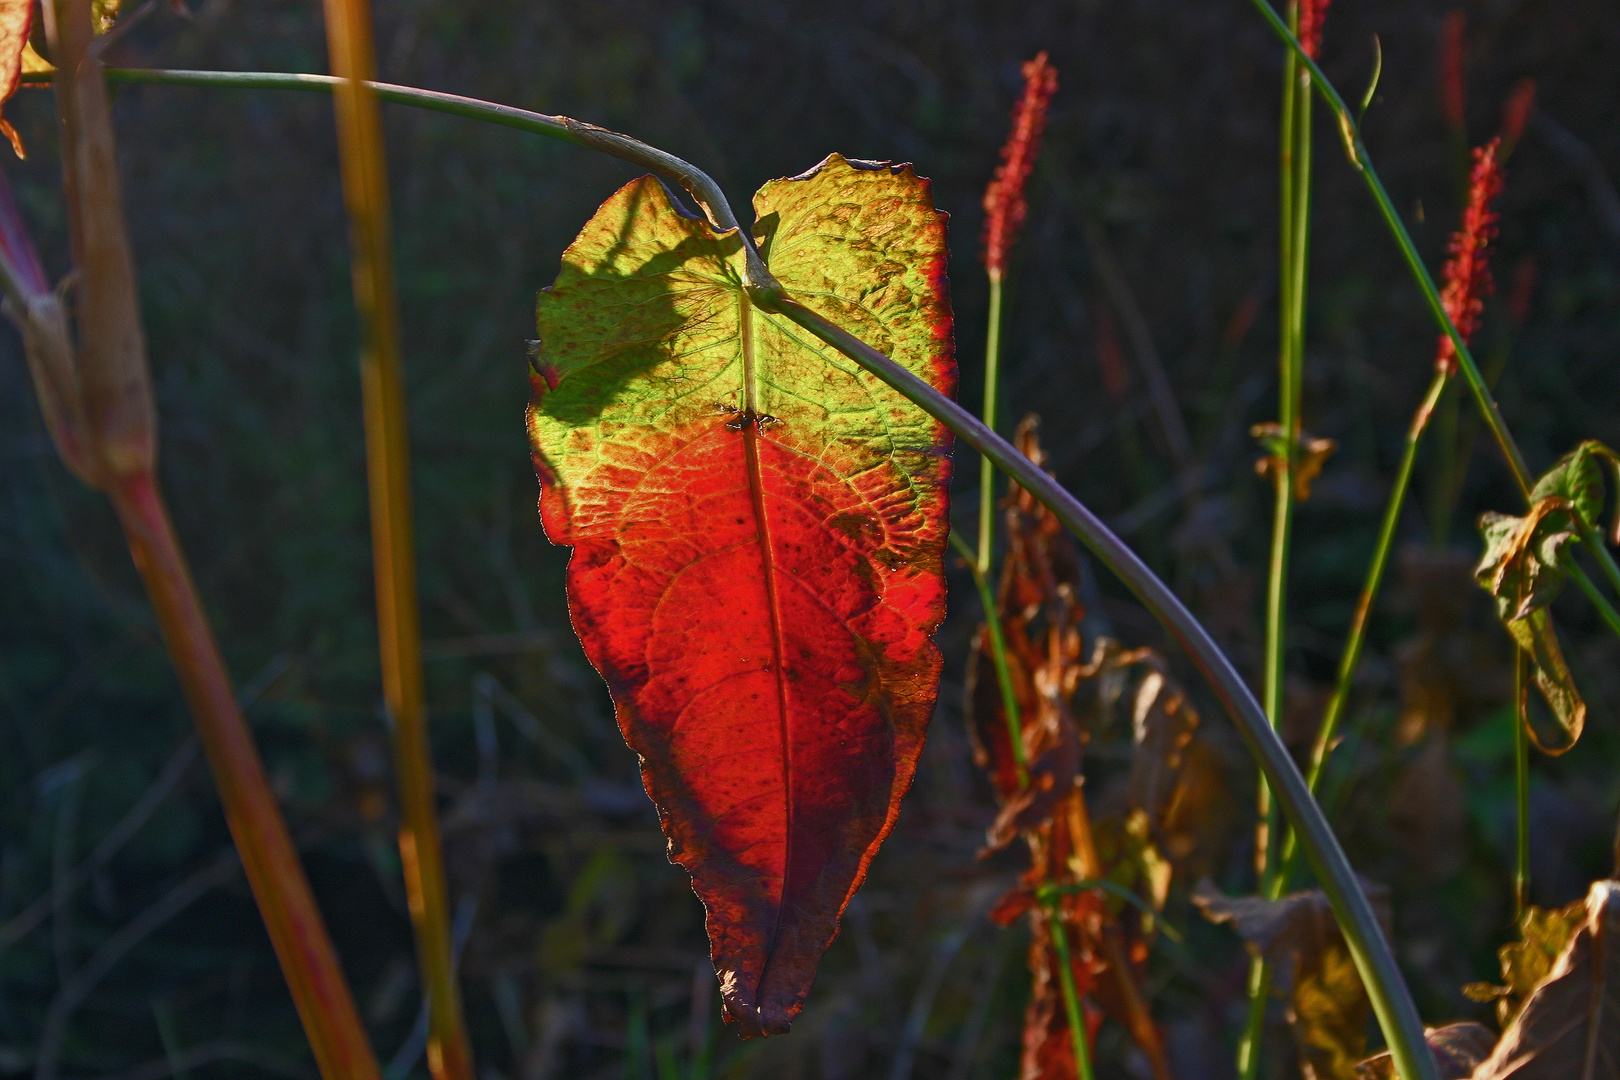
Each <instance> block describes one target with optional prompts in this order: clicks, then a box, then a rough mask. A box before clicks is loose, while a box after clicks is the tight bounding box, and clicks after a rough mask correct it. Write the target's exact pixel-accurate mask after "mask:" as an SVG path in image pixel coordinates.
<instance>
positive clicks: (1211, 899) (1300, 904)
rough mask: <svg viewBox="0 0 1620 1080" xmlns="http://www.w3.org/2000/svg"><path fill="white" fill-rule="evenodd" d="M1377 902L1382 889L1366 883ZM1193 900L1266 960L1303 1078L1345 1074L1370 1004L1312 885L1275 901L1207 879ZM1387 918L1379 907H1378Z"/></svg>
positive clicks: (1383, 899) (1382, 899)
mask: <svg viewBox="0 0 1620 1080" xmlns="http://www.w3.org/2000/svg"><path fill="white" fill-rule="evenodd" d="M1368 891H1369V895H1370V896H1371V897H1372V898H1373V900H1374V903H1375V904H1376V905H1379V906H1380V907H1387V902H1388V891H1387V890H1384V889H1369V890H1368ZM1192 899H1193V903H1195V904H1197V905H1198V907H1199V908H1200V910H1202V911H1203V913H1204V917H1205V918H1207V919H1209V920H1210V921H1211V922H1216V923H1231V924H1232V928H1233V929H1234V930H1235V931H1237V933H1238V936H1239V937H1241V938H1243V940H1244V941H1245V942H1246V943H1247V944H1248V945H1249V947H1250V948H1251V949H1253V950H1254V951H1256V952H1258V953H1260V954H1261V955H1263V956H1264V957H1265V958H1266V959H1267V960H1268V961H1270V963H1271V965H1272V970H1273V972H1274V974H1273V978H1272V986H1273V988H1274V989H1275V991H1276V992H1277V993H1279V994H1282V995H1283V996H1284V997H1285V998H1287V1000H1288V1011H1287V1016H1288V1026H1289V1030H1290V1031H1291V1032H1292V1033H1293V1035H1294V1040H1295V1043H1296V1044H1297V1045H1298V1047H1299V1053H1300V1064H1301V1068H1302V1070H1303V1071H1304V1074H1305V1076H1306V1078H1307V1080H1352V1078H1354V1077H1355V1075H1356V1063H1357V1062H1358V1061H1360V1060H1362V1058H1364V1057H1365V1056H1366V1051H1367V1021H1368V1019H1369V1017H1370V1016H1371V1014H1372V1005H1371V1002H1370V1001H1369V1000H1368V998H1367V992H1366V989H1365V988H1364V987H1363V986H1362V984H1361V976H1360V974H1359V973H1358V972H1357V971H1356V967H1355V962H1354V960H1352V959H1351V957H1350V951H1349V949H1348V948H1347V947H1346V945H1345V942H1344V936H1343V935H1342V934H1341V933H1340V932H1339V925H1338V922H1337V921H1336V920H1335V919H1334V917H1333V908H1332V906H1331V905H1330V904H1329V903H1328V900H1327V896H1326V895H1325V894H1324V893H1322V891H1321V890H1319V889H1313V890H1310V891H1309V892H1300V893H1293V894H1291V895H1289V896H1285V897H1282V898H1281V899H1279V900H1267V899H1264V898H1262V897H1258V896H1226V895H1224V894H1222V893H1221V892H1219V891H1218V890H1217V889H1215V887H1214V886H1213V885H1212V884H1211V883H1209V882H1207V881H1206V882H1203V883H1201V884H1200V885H1199V887H1198V889H1197V890H1196V891H1195V892H1194V893H1193V897H1192ZM1380 914H1381V916H1383V917H1384V919H1385V921H1386V922H1387V913H1386V912H1380Z"/></svg>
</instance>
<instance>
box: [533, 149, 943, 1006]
mask: <svg viewBox="0 0 1620 1080" xmlns="http://www.w3.org/2000/svg"><path fill="white" fill-rule="evenodd" d="M754 209H755V213H756V215H757V223H756V225H755V227H754V235H755V238H756V242H757V243H758V245H759V248H760V251H761V254H762V255H763V257H764V258H765V260H766V262H767V264H768V265H769V267H770V268H771V270H772V272H773V273H774V274H775V275H776V277H777V279H778V280H779V281H780V282H781V284H782V285H783V287H784V288H785V289H786V290H787V291H788V292H789V293H790V294H791V295H793V296H794V297H796V298H797V299H798V300H800V301H801V302H802V303H804V304H805V305H807V306H809V307H811V308H813V309H815V310H816V311H818V312H819V313H821V314H822V315H824V316H826V317H827V318H829V319H831V320H832V321H834V322H836V323H838V324H839V325H841V326H843V327H845V328H846V329H848V330H850V331H851V332H853V333H855V334H857V335H858V336H860V337H861V338H863V339H865V340H866V341H868V342H869V343H871V344H872V345H874V346H875V347H877V348H878V349H881V350H882V351H883V352H884V353H886V354H887V355H889V356H891V357H893V358H894V359H895V360H896V361H898V362H899V363H901V364H904V365H905V366H906V367H907V368H909V369H910V370H911V371H913V372H914V373H916V374H917V375H919V376H921V377H922V378H924V379H926V380H927V381H928V382H930V383H931V384H932V385H934V386H935V387H937V388H938V389H939V390H941V391H943V392H945V393H947V394H948V393H951V392H952V391H953V389H954V385H955V364H954V362H953V360H952V353H951V317H950V304H949V299H948V296H947V286H946V281H945V215H944V214H943V213H941V212H939V211H938V210H936V209H935V208H934V202H933V194H932V190H931V188H930V185H929V183H928V181H927V180H925V179H923V178H921V177H918V176H917V175H916V174H915V173H913V172H912V170H911V168H910V167H909V166H891V165H887V164H876V163H871V162H851V161H847V160H845V159H844V158H842V157H839V156H837V155H833V156H831V157H829V158H827V159H826V160H825V161H824V162H822V163H821V164H820V165H819V166H817V167H816V168H815V169H812V170H811V171H810V172H807V173H805V174H803V175H802V176H797V177H793V178H791V179H786V180H776V181H772V182H771V183H769V184H766V185H765V186H764V187H763V188H762V189H760V191H759V192H758V194H757V195H756V196H755V198H754ZM538 324H539V331H540V339H539V342H538V344H537V346H536V348H535V361H534V374H533V378H532V380H531V381H532V384H533V387H534V400H533V403H532V404H531V406H530V409H529V416H528V423H529V435H530V440H531V445H532V448H533V452H534V460H535V467H536V471H537V472H538V474H539V477H540V482H541V498H540V511H541V518H542V521H543V522H544V525H545V529H546V533H547V535H548V536H549V537H550V538H551V540H552V541H553V542H554V543H558V544H568V545H572V546H573V549H574V551H573V555H572V558H571V559H570V562H569V566H568V599H569V611H570V614H571V616H572V618H573V623H574V629H575V631H576V632H577V633H578V634H579V638H580V641H581V643H582V644H583V645H584V648H585V652H586V655H587V656H588V657H589V658H590V660H591V662H592V663H593V664H594V665H595V666H596V668H597V670H598V671H600V672H601V673H602V676H603V677H604V678H605V679H606V681H607V684H608V688H609V690H610V691H611V692H612V695H613V700H614V705H615V708H616V711H617V715H618V721H619V727H620V730H621V731H622V732H623V733H624V737H625V740H626V741H627V742H628V743H629V744H630V747H631V748H632V749H633V750H635V752H636V753H637V754H638V755H639V756H640V759H641V770H642V779H643V781H644V782H645V784H646V787H647V792H648V794H649V795H651V796H652V799H653V802H654V803H656V804H657V807H658V813H659V817H660V819H661V821H662V824H663V829H664V833H665V835H666V837H667V838H668V841H669V855H670V858H671V859H672V860H673V861H674V862H676V863H679V864H680V865H681V866H683V867H685V868H686V869H687V870H688V871H689V872H690V873H691V875H692V883H693V887H694V889H695V890H696V892H697V894H698V896H699V897H700V898H701V899H702V901H703V904H704V907H705V909H706V912H707V924H708V932H709V942H710V947H711V950H712V953H713V959H714V964H715V970H716V972H717V974H718V975H719V978H720V988H721V994H722V997H723V999H724V1001H725V1008H726V1014H727V1019H728V1020H731V1021H733V1022H735V1023H737V1024H738V1025H739V1027H740V1029H741V1032H742V1034H744V1035H761V1034H776V1033H780V1032H785V1031H786V1030H787V1028H788V1025H789V1023H790V1022H791V1021H792V1019H793V1017H794V1016H795V1015H796V1014H797V1013H798V1011H799V1008H800V1006H801V1005H802V1004H803V1001H804V997H805V994H806V993H807V992H808V990H809V987H810V984H811V982H812V981H813V979H814V977H815V968H816V964H817V963H818V962H819V961H820V959H821V956H822V954H823V953H824V952H825V951H826V949H827V946H828V945H829V944H831V942H832V939H833V937H834V936H835V934H836V933H837V929H838V920H839V917H840V915H841V914H842V912H843V910H844V907H845V905H846V904H848V902H849V898H850V897H851V896H852V895H853V894H854V892H855V890H856V889H857V888H858V887H859V885H860V883H861V880H862V878H863V877H864V876H865V874H866V869H867V866H868V864H869V863H870V862H871V860H872V857H873V855H874V854H876V852H877V849H878V845H879V844H880V843H881V842H882V841H883V839H884V837H885V836H887V835H888V833H889V832H890V830H891V829H892V828H893V827H894V822H895V817H896V815H897V813H898V811H899V804H900V798H901V796H902V795H903V794H904V793H905V791H906V789H907V788H908V787H909V786H910V784H911V780H912V775H913V773H914V772H915V769H916V763H917V756H918V754H919V753H920V751H921V749H922V744H923V737H924V734H925V731H926V727H927V722H928V717H929V714H930V713H931V712H932V711H933V707H934V699H935V695H936V693H937V689H938V680H939V669H940V657H939V651H938V650H937V649H936V648H935V646H934V644H933V642H932V640H931V635H932V633H933V631H934V630H935V628H936V627H937V626H938V625H939V622H940V619H941V618H942V617H943V615H944V598H945V593H944V580H943V576H942V555H943V550H944V545H945V540H946V535H947V519H946V488H947V484H948V481H949V478H950V477H949V474H950V457H949V454H950V445H951V444H950V436H949V433H948V432H947V431H946V430H945V429H944V428H943V427H942V426H941V425H939V424H937V423H936V422H935V421H934V420H932V419H931V418H929V417H928V416H927V415H926V414H925V413H923V412H922V410H920V409H918V408H917V407H916V406H914V405H912V404H911V403H910V402H908V401H907V400H906V399H905V398H903V397H901V396H900V395H899V394H898V393H897V392H896V391H894V390H891V389H890V388H888V387H887V386H885V385H884V384H882V383H880V382H879V381H878V380H877V379H875V378H874V377H872V376H871V375H869V374H867V373H865V372H864V371H862V370H860V369H859V368H857V366H856V365H855V364H854V363H853V362H852V361H850V360H849V359H847V358H846V357H844V356H842V355H841V354H838V353H836V352H834V351H832V350H831V349H829V348H828V347H826V346H824V345H822V344H820V343H819V342H818V341H817V340H815V339H814V338H811V337H809V336H808V335H806V334H805V333H804V332H803V331H801V330H799V329H798V328H797V327H796V326H794V325H793V324H791V323H789V322H787V321H786V320H784V319H781V318H779V317H777V316H774V315H770V314H766V313H763V312H760V311H759V310H757V309H755V308H754V307H753V306H752V305H751V303H750V301H749V299H748V296H747V294H746V293H745V291H744V290H743V288H742V252H741V240H740V237H739V236H738V235H737V233H736V232H735V231H730V232H724V233H717V232H716V231H715V230H714V229H713V228H712V227H711V226H710V224H709V223H708V222H707V221H706V220H704V219H701V218H696V217H692V216H690V215H689V214H688V213H686V212H684V211H683V210H682V209H681V208H680V206H679V204H678V203H676V202H674V201H672V199H671V197H670V195H669V193H668V191H667V190H666V189H665V188H664V187H663V186H662V185H661V184H660V183H659V181H657V180H656V179H654V178H652V177H643V178H642V179H640V180H635V181H632V182H631V183H629V184H627V185H625V187H623V188H622V189H620V190H619V192H618V193H617V194H615V195H614V196H613V197H612V198H611V199H609V200H608V201H607V202H606V203H604V204H603V205H602V207H601V209H600V210H598V211H597V213H596V215H595V216H594V217H593V218H592V219H591V220H590V222H589V223H588V224H587V225H586V226H585V229H584V231H583V232H581V233H580V235H579V237H578V238H577V239H576V240H575V241H574V243H573V244H572V245H570V246H569V248H568V250H567V251H566V252H565V254H564V256H563V266H562V272H561V274H560V275H559V277H558V279H557V283H556V284H555V285H554V286H553V287H552V288H551V289H549V290H546V291H544V292H542V293H541V294H540V300H539V305H538Z"/></svg>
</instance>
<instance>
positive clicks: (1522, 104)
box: [1502, 79, 1536, 158]
mask: <svg viewBox="0 0 1620 1080" xmlns="http://www.w3.org/2000/svg"><path fill="white" fill-rule="evenodd" d="M1535 107H1536V80H1534V79H1520V80H1519V81H1518V82H1516V83H1514V84H1513V89H1512V90H1510V91H1508V97H1507V100H1506V101H1505V102H1503V103H1502V156H1503V157H1504V158H1505V157H1507V156H1508V155H1509V154H1511V153H1512V152H1513V147H1514V146H1516V145H1517V144H1518V142H1519V136H1521V135H1523V134H1524V126H1525V124H1527V123H1528V122H1529V121H1530V110H1531V109H1534V108H1535Z"/></svg>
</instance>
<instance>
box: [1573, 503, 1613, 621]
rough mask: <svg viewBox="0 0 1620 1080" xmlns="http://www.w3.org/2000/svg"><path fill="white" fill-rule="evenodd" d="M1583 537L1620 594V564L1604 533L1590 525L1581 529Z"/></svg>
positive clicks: (1604, 574)
mask: <svg viewBox="0 0 1620 1080" xmlns="http://www.w3.org/2000/svg"><path fill="white" fill-rule="evenodd" d="M1616 497H1617V498H1620V492H1616ZM1581 539H1582V540H1583V541H1584V542H1585V543H1586V548H1587V550H1588V551H1590V552H1591V553H1592V555H1593V557H1594V558H1596V559H1597V562H1598V569H1600V570H1602V571H1603V576H1604V577H1606V578H1608V579H1609V587H1610V588H1612V589H1613V590H1614V591H1615V595H1617V596H1620V566H1617V565H1615V561H1614V555H1613V553H1612V552H1610V551H1609V545H1607V544H1605V543H1604V542H1603V534H1602V533H1601V532H1599V531H1598V529H1597V528H1596V527H1595V526H1588V527H1585V528H1583V529H1582V530H1581ZM1610 610H1611V611H1612V610H1613V609H1612V608H1611V609H1610Z"/></svg>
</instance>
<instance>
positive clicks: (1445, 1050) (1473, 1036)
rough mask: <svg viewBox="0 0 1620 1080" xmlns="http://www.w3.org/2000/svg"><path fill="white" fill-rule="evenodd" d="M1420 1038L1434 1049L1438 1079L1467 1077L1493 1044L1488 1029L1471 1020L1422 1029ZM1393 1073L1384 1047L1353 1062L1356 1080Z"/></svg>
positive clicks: (1388, 1077)
mask: <svg viewBox="0 0 1620 1080" xmlns="http://www.w3.org/2000/svg"><path fill="white" fill-rule="evenodd" d="M1423 1038H1424V1039H1425V1040H1426V1041H1427V1042H1428V1044H1429V1049H1430V1050H1432V1051H1434V1060H1435V1063H1436V1064H1438V1065H1439V1066H1440V1080H1468V1078H1469V1077H1471V1076H1472V1075H1473V1074H1474V1069H1475V1067H1476V1066H1478V1065H1479V1063H1480V1062H1482V1061H1484V1060H1485V1059H1486V1058H1487V1057H1489V1056H1490V1053H1491V1048H1492V1047H1493V1046H1495V1045H1496V1036H1495V1035H1493V1034H1492V1033H1491V1029H1490V1028H1488V1027H1486V1026H1485V1025H1484V1024H1476V1023H1474V1022H1473V1021H1472V1020H1469V1021H1465V1022H1463V1023H1460V1024H1447V1025H1446V1026H1445V1027H1438V1028H1426V1029H1424V1032H1423ZM1396 1075H1397V1074H1396V1072H1395V1063H1394V1061H1392V1060H1391V1059H1390V1056H1389V1051H1388V1050H1386V1051H1384V1052H1383V1053H1382V1054H1375V1055H1373V1056H1372V1057H1370V1058H1368V1059H1367V1060H1366V1061H1363V1062H1359V1063H1358V1064H1357V1065H1356V1080H1396Z"/></svg>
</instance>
